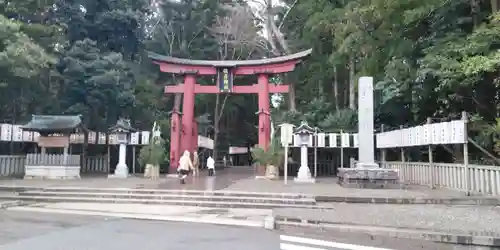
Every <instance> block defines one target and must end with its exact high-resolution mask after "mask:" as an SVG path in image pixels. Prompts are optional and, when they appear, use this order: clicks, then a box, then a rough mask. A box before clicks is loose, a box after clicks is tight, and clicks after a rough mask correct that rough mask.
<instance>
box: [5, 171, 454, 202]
mask: <svg viewBox="0 0 500 250" xmlns="http://www.w3.org/2000/svg"><path fill="white" fill-rule="evenodd" d="M254 176H255V171H254V169H253V168H251V167H232V168H226V169H221V170H217V175H216V176H214V177H209V176H207V173H206V171H202V172H201V175H200V176H196V177H193V176H190V177H189V178H188V180H187V183H186V184H184V185H182V184H180V183H179V181H178V179H176V178H175V177H168V178H167V177H163V178H161V179H159V180H149V179H145V178H140V177H130V178H127V179H107V178H106V177H105V176H91V177H87V178H82V179H81V180H21V179H10V180H0V191H1V187H2V186H10V187H12V186H18V187H22V186H31V187H42V188H43V187H93V188H143V189H185V190H223V191H246V192H268V193H303V194H311V195H315V196H340V197H383V198H414V197H463V196H464V193H463V192H459V191H453V190H447V189H430V188H428V187H423V186H404V187H403V188H402V189H355V188H343V187H341V186H339V185H338V184H337V179H336V178H334V177H326V178H318V180H317V183H314V184H308V183H294V182H293V179H291V180H290V181H289V182H288V184H287V185H285V184H284V182H283V180H274V181H271V180H266V179H256V178H255V177H254Z"/></svg>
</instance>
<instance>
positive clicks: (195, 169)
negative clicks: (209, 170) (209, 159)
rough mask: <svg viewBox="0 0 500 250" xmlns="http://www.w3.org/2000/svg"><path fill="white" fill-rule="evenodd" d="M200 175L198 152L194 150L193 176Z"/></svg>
mask: <svg viewBox="0 0 500 250" xmlns="http://www.w3.org/2000/svg"><path fill="white" fill-rule="evenodd" d="M198 175H200V158H199V157H198V152H197V151H196V150H195V151H194V152H193V176H198Z"/></svg>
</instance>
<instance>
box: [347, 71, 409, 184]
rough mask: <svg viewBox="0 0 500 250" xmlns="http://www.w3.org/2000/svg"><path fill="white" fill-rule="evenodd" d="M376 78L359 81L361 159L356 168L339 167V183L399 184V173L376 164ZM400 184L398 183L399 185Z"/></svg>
mask: <svg viewBox="0 0 500 250" xmlns="http://www.w3.org/2000/svg"><path fill="white" fill-rule="evenodd" d="M373 130H374V129H373V77H368V76H363V77H360V78H359V81H358V136H359V138H361V140H359V146H358V162H357V163H356V166H355V167H354V168H339V169H338V173H337V176H338V178H339V183H340V184H341V185H342V186H345V187H353V188H384V187H395V184H397V183H398V180H399V176H398V172H397V171H396V170H393V169H383V168H380V167H379V166H378V164H377V163H375V143H374V134H373ZM396 187H397V185H396Z"/></svg>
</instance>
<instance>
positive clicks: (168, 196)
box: [19, 191, 316, 205]
mask: <svg viewBox="0 0 500 250" xmlns="http://www.w3.org/2000/svg"><path fill="white" fill-rule="evenodd" d="M19 195H20V196H43V197H53V196H57V197H60V198H62V197H86V198H110V199H111V198H112V199H144V200H197V201H227V202H246V203H252V202H256V203H273V204H302V205H314V204H315V203H316V201H315V199H312V198H276V197H262V196H217V195H211V194H209V193H205V194H202V195H199V194H198V195H196V194H193V195H186V194H178V193H160V194H158V193H152V194H150V193H120V192H109V193H104V192H63V191H57V192H52V191H26V192H21V193H19Z"/></svg>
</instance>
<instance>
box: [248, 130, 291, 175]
mask: <svg viewBox="0 0 500 250" xmlns="http://www.w3.org/2000/svg"><path fill="white" fill-rule="evenodd" d="M284 155H285V152H284V150H283V147H282V146H281V143H280V142H279V141H278V140H277V139H272V140H271V143H270V144H269V146H268V148H267V150H264V149H263V148H261V147H258V146H257V147H254V148H253V149H252V157H253V159H254V160H255V162H256V163H257V164H259V165H260V166H264V167H265V168H266V172H265V177H266V178H267V179H270V180H275V179H278V177H279V172H278V168H279V167H280V166H281V165H282V164H283V157H284Z"/></svg>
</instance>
